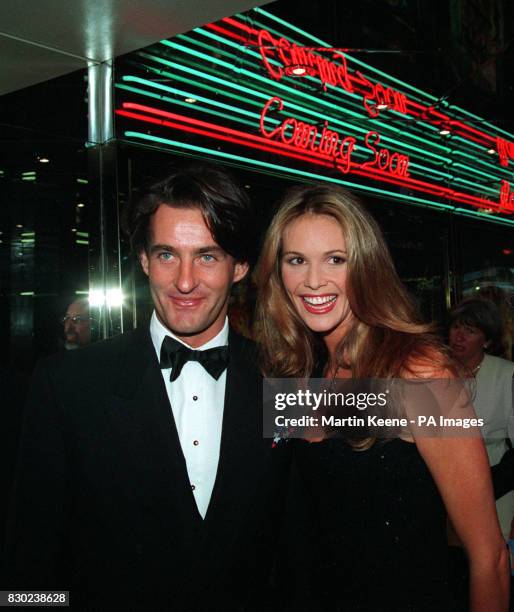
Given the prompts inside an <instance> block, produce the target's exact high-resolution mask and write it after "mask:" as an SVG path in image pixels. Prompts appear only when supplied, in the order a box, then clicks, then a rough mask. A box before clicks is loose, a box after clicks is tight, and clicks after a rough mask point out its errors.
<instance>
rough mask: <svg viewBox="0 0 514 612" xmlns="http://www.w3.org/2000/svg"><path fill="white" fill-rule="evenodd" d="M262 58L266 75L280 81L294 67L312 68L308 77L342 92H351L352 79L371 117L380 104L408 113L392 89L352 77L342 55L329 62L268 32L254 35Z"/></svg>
mask: <svg viewBox="0 0 514 612" xmlns="http://www.w3.org/2000/svg"><path fill="white" fill-rule="evenodd" d="M257 40H258V44H259V49H260V53H261V58H262V61H263V63H264V65H265V66H266V69H267V70H268V72H269V74H270V75H271V76H272V77H273V78H274V79H277V80H280V79H281V78H282V77H283V76H284V75H285V74H286V71H285V70H284V68H286V69H287V68H290V67H294V66H305V67H308V68H310V69H311V71H310V74H311V75H312V76H317V77H318V78H319V79H320V81H321V82H322V84H323V87H324V88H326V86H327V84H328V85H333V86H334V87H342V88H343V89H344V90H345V91H349V92H353V91H354V88H353V84H352V79H355V80H356V81H357V82H359V84H360V85H361V86H362V87H363V88H364V90H365V91H364V93H363V104H364V108H365V109H366V111H367V113H368V114H369V116H370V117H378V115H379V114H380V110H381V109H380V108H378V107H379V105H383V110H385V109H386V108H388V109H392V110H395V111H398V112H400V113H404V114H405V113H407V112H408V110H407V102H408V100H407V96H406V95H405V94H403V93H401V92H399V91H396V90H394V89H392V88H391V87H384V86H383V85H382V84H381V83H373V82H372V81H370V80H369V79H367V78H365V77H364V76H363V75H362V73H360V72H359V71H355V73H354V76H353V77H352V76H351V75H350V72H349V70H348V65H347V63H346V57H345V56H344V55H343V54H342V53H338V52H335V53H333V54H332V59H333V60H337V61H331V60H329V59H327V58H324V57H322V56H321V55H319V54H318V53H314V52H313V51H311V50H310V49H309V48H307V47H299V46H298V45H296V44H294V43H291V42H290V41H288V40H287V39H286V38H284V37H282V38H278V39H277V38H274V36H273V35H272V34H270V33H269V32H268V31H267V30H260V31H259V33H258V36H257ZM270 59H273V60H275V61H276V62H279V63H281V64H282V66H284V68H282V67H281V66H276V65H274V64H272V63H271V62H270Z"/></svg>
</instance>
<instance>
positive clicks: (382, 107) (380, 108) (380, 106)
mask: <svg viewBox="0 0 514 612" xmlns="http://www.w3.org/2000/svg"><path fill="white" fill-rule="evenodd" d="M388 108H389V106H388V105H387V104H385V103H384V102H382V103H381V104H377V110H387V109H388Z"/></svg>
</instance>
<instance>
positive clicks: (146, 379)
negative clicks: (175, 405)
mask: <svg viewBox="0 0 514 612" xmlns="http://www.w3.org/2000/svg"><path fill="white" fill-rule="evenodd" d="M110 409H111V414H112V419H113V421H114V423H115V426H116V427H118V428H119V429H120V430H122V431H124V432H125V433H127V434H128V435H130V436H132V439H133V440H135V444H136V446H137V445H138V452H137V453H134V461H135V462H137V464H138V466H137V467H138V470H139V471H141V470H144V469H147V470H148V474H149V478H150V480H151V481H152V482H153V485H154V487H155V485H158V487H159V488H160V490H159V497H160V498H161V499H162V500H165V499H169V500H170V501H171V500H172V501H173V503H174V505H177V506H180V507H181V509H182V510H183V511H184V516H185V517H187V516H189V520H191V519H199V520H201V517H200V514H199V513H198V509H197V506H196V503H195V500H194V497H193V493H192V491H191V486H190V483H189V478H188V475H187V467H186V462H185V458H184V455H183V453H182V448H181V445H180V440H179V436H178V432H177V428H176V425H175V420H174V418H173V413H172V411H171V406H170V404H169V400H168V396H167V393H166V387H165V384H164V380H163V378H162V374H161V370H160V368H159V363H158V360H157V356H156V354H155V349H154V346H153V344H152V341H151V337H150V333H149V331H148V330H146V329H145V330H140V329H138V330H136V331H135V332H133V344H132V346H131V347H130V348H129V349H128V350H127V351H126V352H125V353H124V354H123V355H121V358H120V364H119V379H118V381H117V384H116V385H115V386H114V390H113V401H112V402H111V404H110ZM138 443H139V444H138Z"/></svg>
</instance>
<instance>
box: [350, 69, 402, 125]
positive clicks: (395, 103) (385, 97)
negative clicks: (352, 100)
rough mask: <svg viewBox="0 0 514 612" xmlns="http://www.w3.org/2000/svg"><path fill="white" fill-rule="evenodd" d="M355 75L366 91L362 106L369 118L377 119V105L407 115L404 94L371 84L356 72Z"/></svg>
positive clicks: (377, 84) (379, 84)
mask: <svg viewBox="0 0 514 612" xmlns="http://www.w3.org/2000/svg"><path fill="white" fill-rule="evenodd" d="M355 74H356V75H357V76H358V77H359V79H360V80H361V82H362V83H363V84H364V85H365V86H366V87H367V89H368V91H367V92H366V93H365V94H364V100H363V104H364V108H365V109H366V111H367V112H368V115H369V116H370V117H378V115H379V114H380V109H379V108H378V106H379V105H384V107H386V108H388V109H391V110H395V111H398V112H399V113H404V114H406V113H407V96H406V95H405V94H402V93H401V92H399V91H396V90H394V89H391V87H384V86H383V85H382V84H381V83H372V82H371V81H370V80H369V79H367V78H366V77H364V76H363V75H362V73H361V72H359V71H358V70H357V71H356V72H355ZM370 102H372V104H370Z"/></svg>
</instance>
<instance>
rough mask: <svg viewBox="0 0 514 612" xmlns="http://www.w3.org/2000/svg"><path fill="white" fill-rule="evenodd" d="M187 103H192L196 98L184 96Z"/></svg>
mask: <svg viewBox="0 0 514 612" xmlns="http://www.w3.org/2000/svg"><path fill="white" fill-rule="evenodd" d="M184 99H185V101H186V102H187V103H188V104H194V103H195V102H196V98H184Z"/></svg>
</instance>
